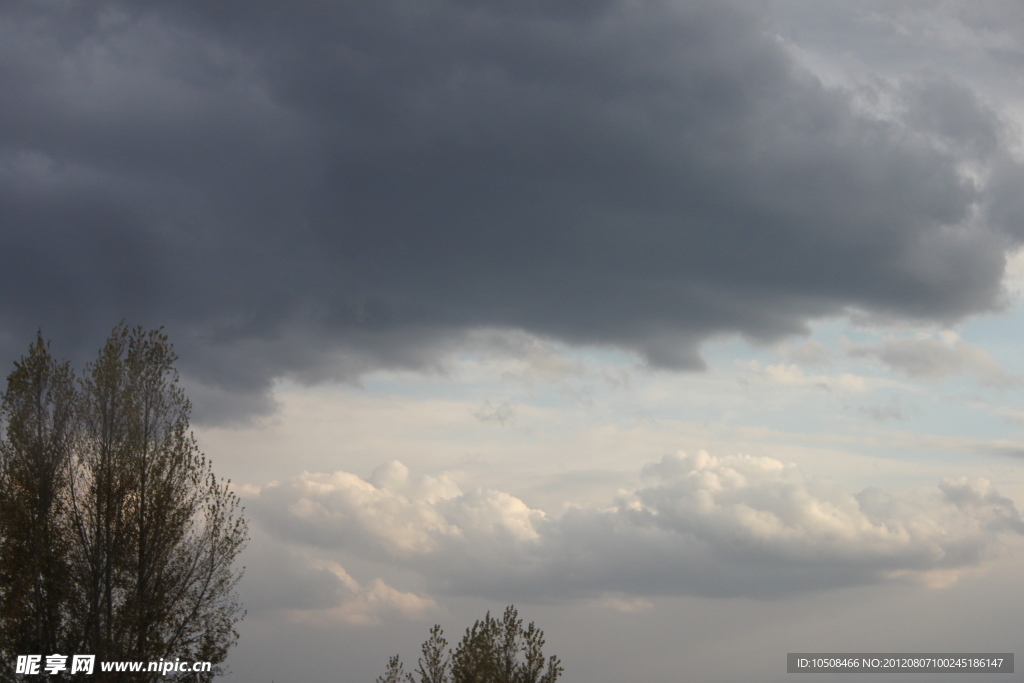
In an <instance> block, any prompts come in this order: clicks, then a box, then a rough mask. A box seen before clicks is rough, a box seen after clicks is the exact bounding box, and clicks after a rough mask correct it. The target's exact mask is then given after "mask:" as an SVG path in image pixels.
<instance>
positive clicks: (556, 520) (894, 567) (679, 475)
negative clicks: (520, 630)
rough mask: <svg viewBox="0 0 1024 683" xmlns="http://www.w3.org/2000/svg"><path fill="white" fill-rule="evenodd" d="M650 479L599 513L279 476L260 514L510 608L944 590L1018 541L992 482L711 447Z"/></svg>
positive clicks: (383, 480)
mask: <svg viewBox="0 0 1024 683" xmlns="http://www.w3.org/2000/svg"><path fill="white" fill-rule="evenodd" d="M642 478H643V483H642V485H640V486H639V487H636V488H634V489H632V490H630V491H623V492H622V493H621V495H620V496H619V497H618V498H617V499H616V500H614V501H612V502H611V503H610V504H609V505H607V506H606V507H603V508H580V507H576V508H572V507H571V508H569V509H568V510H567V511H566V512H565V513H563V514H561V515H558V516H553V515H548V514H545V513H544V512H543V511H541V510H536V509H531V508H530V507H529V506H527V505H526V504H525V503H524V502H523V501H521V500H519V499H518V498H516V497H514V496H512V495H510V494H509V493H506V492H502V491H495V490H484V489H473V490H468V491H462V490H461V489H460V488H459V487H458V486H457V485H456V484H455V483H454V482H453V481H452V480H451V479H449V478H447V477H426V476H419V477H417V476H413V475H410V473H409V471H408V469H407V468H406V467H405V466H403V465H401V464H400V463H397V462H393V463H391V464H389V465H386V466H384V467H382V468H380V469H378V470H377V471H376V472H374V474H373V476H371V477H370V478H369V479H362V478H360V477H357V476H355V475H353V474H349V473H345V472H336V473H334V474H309V473H304V474H302V475H299V476H297V477H294V478H292V479H290V480H288V481H285V482H274V483H271V484H268V485H267V486H266V487H264V488H263V489H262V491H261V492H260V494H259V497H258V498H257V499H256V500H254V501H253V503H254V505H253V507H254V508H255V509H256V511H257V515H258V516H259V518H260V519H261V521H262V522H263V523H264V525H265V526H266V527H267V528H268V529H269V530H271V532H272V533H274V534H275V535H277V536H278V537H279V538H280V539H282V540H285V541H286V542H291V543H299V544H304V545H306V546H308V547H315V548H317V549H319V551H321V552H338V553H340V554H348V555H350V556H357V557H360V558H364V559H372V560H378V561H384V562H387V563H389V564H392V565H397V566H402V567H405V568H407V569H411V570H413V571H415V572H416V573H418V574H419V575H421V576H422V577H423V578H424V579H425V580H426V581H427V584H428V585H430V586H432V587H433V588H434V589H435V590H439V591H445V592H452V593H459V594H474V595H485V596H492V597H502V598H516V599H530V598H532V597H539V596H547V597H561V598H567V599H568V598H576V597H595V596H597V597H599V596H613V595H614V596H623V595H625V596H645V595H655V594H681V593H686V594H698V595H712V596H738V595H748V596H762V597H766V596H771V595H779V594H785V593H793V592H800V591H807V590H819V589H828V588H834V587H840V586H848V585H856V584H865V583H872V582H881V581H886V580H894V579H897V578H899V579H906V578H916V579H920V580H923V581H928V582H935V581H943V582H946V581H949V580H955V578H956V576H957V575H958V574H959V572H961V571H963V570H966V569H969V568H971V567H975V566H977V565H979V564H980V563H982V562H983V561H984V560H985V559H987V558H989V557H991V556H993V555H994V554H995V553H997V552H998V551H999V549H1000V548H1001V547H1002V546H1003V545H1004V541H1005V540H1006V539H1007V538H1008V537H1012V536H1015V535H1019V534H1022V533H1024V521H1022V518H1021V515H1020V513H1019V512H1018V510H1017V508H1016V507H1015V505H1014V503H1013V502H1012V501H1011V500H1009V499H1007V498H1005V497H1002V496H1000V495H999V493H998V492H997V491H996V490H995V489H994V488H993V487H992V486H991V485H990V484H989V483H988V482H986V481H984V480H975V481H969V480H966V479H962V480H956V481H952V480H949V481H943V482H942V483H941V484H940V485H939V486H938V487H937V488H936V489H932V490H929V491H914V492H907V493H905V494H902V495H896V494H893V493H890V492H887V491H883V490H880V489H877V488H868V489H864V490H862V491H859V492H853V491H849V490H847V489H845V488H843V487H842V486H840V485H838V484H836V483H834V482H830V481H827V480H822V479H817V478H808V477H807V476H805V475H804V474H803V473H802V472H801V471H800V470H799V469H798V468H797V467H796V466H794V465H787V464H784V463H782V462H780V461H778V460H774V459H771V458H763V457H750V456H743V455H736V456H727V457H720V458H718V457H713V456H711V455H709V454H707V453H705V452H703V451H701V452H699V453H696V454H693V455H686V454H683V453H680V454H677V455H669V456H665V457H664V458H662V460H661V461H660V462H657V463H653V464H651V465H648V466H647V467H645V468H644V469H643V471H642Z"/></svg>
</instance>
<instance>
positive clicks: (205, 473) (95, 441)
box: [0, 325, 247, 681]
mask: <svg viewBox="0 0 1024 683" xmlns="http://www.w3.org/2000/svg"><path fill="white" fill-rule="evenodd" d="M37 348H38V349H44V346H43V345H42V342H41V340H39V341H37V343H36V345H35V346H33V349H32V350H31V351H30V356H29V360H32V358H33V357H34V356H33V355H32V354H33V353H37V355H41V354H42V351H39V352H37ZM46 358H49V355H48V353H47V354H46ZM175 360H176V357H175V355H174V352H173V349H172V347H171V345H170V343H169V342H168V340H167V336H166V335H165V334H163V333H162V332H161V331H159V330H155V331H148V332H147V331H145V330H143V329H141V328H135V329H131V330H129V329H128V328H126V327H125V326H123V325H121V326H118V327H117V328H115V329H114V331H113V333H112V334H111V336H110V338H109V339H108V340H107V343H106V344H105V345H104V347H103V349H102V350H101V351H100V354H99V356H98V358H97V359H96V361H95V362H94V363H92V364H90V365H89V366H87V367H86V369H85V372H84V374H83V377H82V378H81V381H80V382H79V385H78V387H77V388H76V387H75V386H74V383H73V382H72V381H71V373H70V370H69V369H67V366H66V365H65V366H56V365H54V366H53V367H54V368H55V370H54V371H53V373H51V374H54V373H55V374H54V376H55V377H58V378H59V379H60V382H59V383H57V384H59V386H60V387H62V389H61V391H62V392H63V393H59V396H60V397H61V400H62V401H64V403H61V402H57V401H56V400H54V401H53V405H54V406H58V405H60V406H64V405H65V403H67V404H68V405H70V406H71V408H70V410H67V411H65V412H66V413H67V415H68V416H69V417H68V418H67V422H68V425H67V426H66V428H65V429H64V430H63V431H62V432H60V433H61V434H63V433H65V432H66V434H67V435H68V436H67V437H65V438H64V440H63V441H61V443H64V444H66V447H65V448H64V450H63V451H61V454H62V455H61V456H60V457H59V458H57V456H53V457H51V460H54V461H55V462H59V463H60V464H59V467H58V466H56V465H55V466H53V467H51V468H50V470H53V469H54V468H55V467H56V469H57V470H59V476H55V477H54V476H51V475H50V470H45V471H44V470H43V469H40V468H41V467H43V464H42V463H43V462H44V460H45V459H44V460H40V459H38V458H37V459H36V460H33V461H31V462H30V461H29V460H27V459H26V458H25V457H22V458H21V460H18V459H16V458H13V457H5V461H4V462H5V463H6V462H7V461H8V460H9V461H11V462H12V463H14V462H21V461H25V462H26V463H27V465H25V467H23V468H22V469H26V471H30V472H32V473H34V474H32V476H38V477H41V478H45V479H46V480H47V481H50V482H51V483H52V488H53V491H52V492H51V493H52V497H53V498H54V500H56V501H58V503H57V504H54V505H52V506H51V507H50V508H49V509H50V510H51V516H52V517H53V520H54V521H53V522H52V523H50V526H49V527H47V528H48V529H51V530H56V531H50V532H48V533H50V534H51V541H52V543H53V553H54V554H56V555H57V556H58V558H59V560H60V561H59V562H57V561H55V562H54V566H56V567H58V568H60V571H61V572H63V573H62V574H61V575H60V576H61V578H60V581H59V582H58V583H59V585H60V591H59V593H54V596H55V599H56V603H55V605H56V607H55V608H54V611H53V614H54V617H53V619H54V621H53V624H52V626H53V628H51V630H50V632H51V633H54V634H64V635H63V641H61V645H62V647H64V648H66V651H65V652H64V653H65V654H69V653H82V654H93V655H95V656H96V659H97V661H117V660H136V661H147V660H148V661H156V660H158V659H161V658H162V659H165V660H174V659H180V660H184V661H209V662H211V663H212V664H213V667H212V670H211V671H210V672H204V673H202V674H194V673H191V672H189V673H188V674H185V673H183V672H173V673H170V674H168V675H167V676H164V675H162V674H160V673H158V672H142V673H128V672H102V671H97V672H96V673H95V674H94V675H95V678H92V680H97V681H151V680H157V679H160V680H180V681H186V680H188V681H193V680H194V681H205V680H211V679H212V678H213V677H214V676H216V675H217V674H219V673H221V672H222V667H221V664H222V662H223V661H224V659H225V657H226V655H227V651H228V649H229V648H230V647H231V646H232V645H233V644H234V643H235V642H236V640H237V637H238V636H237V632H236V631H235V624H236V623H237V622H238V620H239V619H240V618H241V616H242V612H241V608H240V606H239V604H238V602H237V599H236V596H235V593H234V588H235V586H236V584H237V582H238V581H239V579H240V578H241V571H240V570H237V569H236V568H235V567H234V561H235V559H236V558H237V557H238V554H239V553H240V552H241V550H242V548H243V547H244V545H245V542H246V540H247V528H246V523H245V519H244V517H243V516H242V514H241V513H242V511H241V509H240V507H239V502H238V499H237V497H236V496H235V495H234V494H233V493H232V492H231V491H230V488H229V486H228V483H227V482H223V481H220V480H218V479H217V478H216V477H215V476H214V474H213V471H212V468H211V465H210V463H209V461H208V460H206V458H205V457H204V456H203V455H202V453H201V452H200V451H199V449H198V447H197V444H196V442H195V439H194V437H193V436H192V434H191V432H190V431H189V413H190V405H189V402H188V399H187V398H186V397H185V395H184V392H183V391H182V390H181V388H180V387H179V386H178V376H177V373H176V372H175V370H174V361H175ZM48 362H49V363H51V365H52V364H53V363H52V360H50V361H48ZM38 364H40V365H41V366H45V365H46V364H45V363H44V362H43V361H38ZM23 366H27V362H26V361H23V362H22V363H21V364H19V365H16V370H15V372H14V373H12V374H11V376H10V377H9V378H8V391H7V394H5V403H4V406H7V405H8V404H10V405H11V406H12V408H11V409H9V410H7V409H6V408H5V410H6V412H5V417H6V421H7V434H8V437H7V441H6V442H5V443H10V444H12V445H11V446H6V445H5V449H6V451H5V452H8V451H9V452H11V453H15V452H16V449H15V447H14V444H16V443H21V441H24V439H22V440H21V441H16V440H15V438H14V437H15V436H17V435H19V434H21V433H23V432H28V431H31V429H33V428H35V425H36V424H37V423H38V422H39V420H35V421H33V420H32V419H29V418H30V417H31V412H28V413H26V411H24V410H22V411H20V412H19V411H16V410H14V408H13V406H19V405H21V403H25V401H24V400H21V399H18V400H20V401H21V402H20V403H19V402H17V401H16V400H15V399H17V398H18V397H20V396H21V395H22V394H24V393H26V391H27V390H23V389H21V386H22V384H24V382H22V381H20V379H19V378H20V377H21V375H19V373H21V372H23ZM58 371H59V372H58ZM61 373H63V374H61ZM37 374H38V373H37ZM54 382H56V380H54ZM56 395H57V394H55V396H56ZM65 395H66V397H67V400H66V401H65ZM6 397H10V398H9V400H8V398H6ZM37 412H38V411H37ZM50 412H51V413H53V414H55V415H56V414H58V413H59V414H60V415H64V414H65V412H60V411H58V410H57V408H56V407H52V408H51V409H50ZM26 415H28V417H26ZM50 423H54V424H56V421H55V420H54V419H53V418H50V420H49V422H47V424H50ZM37 431H39V430H38V429H37ZM44 431H45V430H44ZM51 431H53V432H54V433H57V431H56V430H55V429H51ZM37 441H38V439H37ZM22 450H25V449H24V448H23V449H22ZM51 450H53V449H51ZM19 452H20V451H19ZM55 452H56V451H55ZM6 469H7V470H10V471H11V472H15V468H13V467H7V468H6ZM18 471H20V470H18ZM26 476H27V475H26ZM22 478H25V477H22ZM17 481H20V480H18V479H16V478H15V477H14V476H13V475H11V476H8V475H4V479H3V480H2V481H0V484H2V485H0V501H2V502H3V504H5V505H10V506H11V507H12V509H15V510H27V509H28V508H27V507H26V506H27V503H26V502H25V501H29V500H36V499H35V498H31V497H29V496H27V494H25V493H24V492H22V490H21V488H24V487H21V488H18V487H17V486H15V485H14V484H15V483H16V482H17ZM33 481H34V480H33ZM21 516H22V517H24V516H25V513H21ZM37 516H38V515H37ZM13 519H16V520H17V519H21V518H20V517H18V516H17V515H15V517H13ZM33 519H34V518H33ZM29 521H31V520H29ZM8 526H10V527H11V531H14V530H17V529H20V528H21V526H24V525H22V524H21V522H18V526H17V527H15V526H13V523H12V524H9V525H8ZM37 526H38V525H37ZM25 528H26V529H29V528H30V526H25ZM3 531H4V539H3V542H4V543H7V544H8V545H9V546H10V547H12V548H14V546H13V545H11V543H10V542H8V541H7V540H6V539H7V538H8V537H10V538H12V539H13V538H15V536H14V535H12V534H11V533H8V532H7V529H6V528H3ZM26 534H27V532H25V533H22V534H21V535H22V536H26ZM22 555H24V553H22ZM15 556H16V557H20V556H21V555H18V553H15ZM25 557H27V555H25ZM18 561H20V560H18ZM26 561H27V560H26ZM11 562H12V563H13V562H15V560H14V559H12V560H11ZM3 581H4V583H3V586H2V587H0V595H3V596H6V595H7V594H8V593H9V594H10V595H12V596H13V595H15V594H20V593H23V592H24V590H23V589H21V588H19V587H18V586H17V585H16V584H15V583H14V582H13V581H9V580H8V578H7V574H4V575H3ZM0 636H3V637H4V638H5V640H4V642H3V644H2V646H0V647H3V648H6V647H7V646H8V643H9V642H10V643H12V644H13V641H8V640H7V639H6V635H4V633H0ZM17 647H23V644H21V643H19V644H17ZM33 652H35V653H45V654H51V653H53V652H61V650H54V649H52V648H47V647H42V649H36V648H30V649H28V650H25V649H22V650H21V651H20V653H22V654H24V653H33Z"/></svg>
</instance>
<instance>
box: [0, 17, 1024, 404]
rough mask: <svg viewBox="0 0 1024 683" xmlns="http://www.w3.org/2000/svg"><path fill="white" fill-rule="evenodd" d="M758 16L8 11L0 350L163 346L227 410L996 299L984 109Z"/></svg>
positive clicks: (948, 88) (1001, 182) (942, 316)
mask: <svg viewBox="0 0 1024 683" xmlns="http://www.w3.org/2000/svg"><path fill="white" fill-rule="evenodd" d="M752 12H753V6H752V5H748V4H743V3H737V4H733V3H721V2H715V3H710V2H688V3H659V2H586V3H585V2H575V1H572V2H570V1H568V0H566V1H563V2H538V3H522V2H491V3H480V2H470V1H468V0H466V1H455V0H449V1H446V2H443V1H432V2H415V3H413V2H400V1H397V0H382V1H379V2H369V3H368V2H346V1H339V2H332V3H322V2H313V1H312V0H309V1H302V2H293V3H287V4H281V3H266V2H251V1H250V2H241V1H231V0H223V1H220V2H217V3H191V4H182V3H164V2H152V3H146V4H144V5H142V4H138V3H119V2H105V3H104V2H101V3H90V4H86V5H79V4H74V3H66V2H60V1H57V0H52V1H51V0H46V1H40V2H32V3H28V2H10V3H5V4H4V6H3V9H2V10H0V82H2V83H3V92H4V96H3V98H2V99H0V260H2V261H0V266H2V270H0V282H2V285H3V287H4V290H5V291H6V292H7V296H6V297H5V298H4V300H3V303H2V304H0V326H2V330H3V332H4V340H5V345H6V347H7V348H5V349H4V351H6V352H7V353H8V355H13V354H15V353H17V352H18V351H19V350H20V349H21V347H22V346H23V344H25V343H27V340H28V338H29V336H30V335H31V333H32V332H33V331H34V330H35V328H36V327H37V326H40V325H41V326H42V327H43V328H44V332H45V333H46V334H47V335H49V336H52V337H53V338H54V339H55V340H57V341H58V342H59V344H58V346H59V347H60V348H59V349H58V350H59V351H62V352H66V353H68V354H70V355H72V356H76V357H78V356H84V355H85V354H86V353H87V352H90V353H91V351H92V350H93V349H94V348H95V346H97V345H98V343H99V342H100V340H101V339H102V337H103V335H104V333H105V332H106V331H107V330H109V328H110V327H111V326H112V325H113V324H114V323H116V322H117V321H118V320H120V319H122V318H124V319H127V320H128V321H129V322H130V323H136V322H138V323H142V324H147V325H159V324H162V325H166V326H167V328H168V331H169V332H170V333H171V335H172V339H174V340H175V341H176V342H177V344H178V347H179V349H180V351H181V353H182V356H183V359H182V368H183V369H184V371H185V372H186V374H188V375H190V376H192V377H202V381H203V382H204V383H205V384H206V385H208V387H207V389H208V392H207V394H208V395H209V396H220V397H222V398H224V397H231V396H234V397H237V401H235V403H234V404H232V403H231V401H223V400H220V399H218V400H217V402H218V403H220V404H221V409H220V411H221V414H220V415H219V416H220V417H226V416H227V414H228V413H230V412H231V411H232V410H237V411H238V412H243V413H244V412H246V411H252V410H259V409H266V408H267V406H266V404H265V402H263V403H261V401H260V400H259V399H258V398H254V397H259V396H261V395H263V394H264V392H265V391H266V389H267V388H268V386H269V382H270V381H271V380H272V379H273V378H275V377H280V376H284V375H290V376H297V377H299V378H301V379H306V380H316V379H317V378H319V377H322V376H324V375H325V373H331V374H333V375H335V376H346V375H347V376H352V375H355V374H358V373H359V372H361V371H363V370H365V369H367V368H371V367H379V366H387V365H392V366H406V367H423V366H424V365H428V364H430V363H432V362H436V359H437V358H438V356H439V354H442V353H443V352H444V350H446V349H450V348H451V346H452V344H455V343H457V342H458V341H459V338H460V335H461V334H462V333H463V332H464V331H466V330H469V329H472V328H478V327H498V328H518V329H524V330H527V331H529V332H532V333H535V334H540V335H546V336H552V337H557V338H560V339H562V340H565V341H567V342H570V343H580V344H600V345H615V346H619V347H622V348H627V349H632V350H635V351H636V352H638V353H640V354H641V355H643V356H644V357H645V358H646V359H647V360H649V361H650V362H652V363H654V364H656V365H662V366H667V367H699V366H700V364H701V361H700V358H699V355H698V346H699V344H700V342H701V341H702V340H704V339H707V338H708V337H710V336H712V335H717V334H728V333H738V334H741V335H744V336H747V337H749V338H752V339H774V338H777V337H779V336H782V335H786V334H792V333H799V332H800V331H802V330H803V329H805V325H806V322H807V320H808V319H810V318H812V317H815V316H821V315H826V314H834V313H838V312H843V311H847V310H855V309H856V310H860V311H866V312H868V313H877V314H882V315H886V316H896V317H910V318H919V319H938V320H952V319H956V318H958V317H962V316H964V315H968V314H971V313H975V312H979V311H984V310H989V309H992V308H994V307H997V306H998V305H999V304H1000V279H1001V275H1002V271H1003V266H1004V250H1005V249H1006V248H1007V247H1008V246H1010V245H1011V244H1012V243H1013V241H1014V240H1016V239H1017V236H1016V235H1017V234H1018V233H1019V232H1020V228H1021V226H1019V225H1017V224H1016V222H1015V221H1016V219H1015V217H1016V216H1018V214H1019V213H1020V210H1019V199H1018V197H1019V193H1015V192H1012V191H1009V190H1008V189H1007V188H1008V187H1011V186H1012V185H1014V184H1015V183H1014V181H1015V180H1016V179H1017V178H1019V177H1020V175H1021V171H1020V167H1019V165H1017V164H1016V163H1015V162H1013V161H1012V160H1011V159H1009V158H1007V157H1006V156H1005V155H1002V154H1001V153H1000V151H999V150H1000V147H1001V146H1002V144H1003V143H1004V142H1005V140H1004V138H1005V135H1006V132H1005V130H1004V128H1003V127H1002V125H1001V124H1000V122H999V119H998V117H997V116H996V114H995V113H993V112H992V111H991V110H989V109H988V108H987V107H986V106H984V105H983V104H982V103H981V102H980V101H979V100H978V99H977V98H976V97H975V96H974V95H973V94H972V92H971V91H970V90H969V89H967V88H966V87H964V86H963V85H960V84H957V83H954V82H952V81H948V80H943V79H941V78H937V79H933V80H929V81H923V80H920V79H918V80H916V81H913V82H909V83H908V84H907V85H905V86H904V87H903V88H902V90H900V91H899V92H898V93H896V94H895V97H896V100H897V103H898V105H899V106H897V107H895V108H894V111H895V113H894V114H893V115H892V116H891V117H890V118H887V119H880V118H876V117H871V116H868V115H867V114H864V113H863V112H862V111H861V109H859V108H858V107H857V106H856V105H855V104H854V102H853V100H852V98H851V96H850V95H849V94H847V93H844V92H842V91H839V90H835V89H828V88H825V87H823V86H822V85H821V84H820V83H819V82H818V81H817V80H816V79H814V78H813V77H812V76H811V75H809V74H808V73H806V72H805V71H803V70H802V69H801V68H800V67H799V66H798V65H796V64H795V63H794V62H793V61H792V60H791V59H790V58H789V57H788V56H787V53H786V52H785V51H784V50H783V48H782V46H781V44H780V43H779V42H778V41H776V40H775V39H773V38H772V37H771V35H770V32H768V31H767V30H766V26H765V25H764V24H763V23H762V22H761V21H760V19H759V17H757V16H755V15H754V14H753V13H752ZM968 161H969V162H971V163H972V164H974V166H975V167H980V168H982V169H984V170H988V171H989V172H990V176H991V177H990V179H989V180H988V184H987V185H986V184H982V182H981V181H978V180H972V177H970V176H967V175H965V174H964V173H963V172H962V169H963V167H964V162H968ZM989 187H991V188H993V191H992V192H990V191H989ZM1014 202H1017V203H1016V204H1015V203H1014ZM979 208H981V209H983V211H981V212H979V211H977V209H979ZM976 215H985V216H989V217H991V221H990V224H979V223H978V222H977V221H976V220H973V219H974V218H975V216H976ZM76 354H77V355H76ZM232 405H234V406H235V407H234V408H232V407H231V406H232ZM224 406H227V407H226V408H225V407H224ZM209 415H210V416H213V413H209Z"/></svg>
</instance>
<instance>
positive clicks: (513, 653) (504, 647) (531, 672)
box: [377, 606, 563, 683]
mask: <svg viewBox="0 0 1024 683" xmlns="http://www.w3.org/2000/svg"><path fill="white" fill-rule="evenodd" d="M544 643H545V641H544V632H543V631H541V630H540V629H538V628H537V627H536V626H535V625H534V624H533V622H530V624H529V626H527V627H526V628H523V620H522V619H520V618H519V613H518V612H517V611H516V609H515V607H513V606H509V607H507V608H506V609H505V614H504V615H503V616H502V618H501V620H500V621H499V620H497V619H494V618H492V617H491V613H490V612H488V613H487V614H486V616H484V618H483V620H482V621H480V620H478V621H476V622H475V623H474V624H473V626H472V627H471V628H467V629H466V633H465V635H464V636H463V637H462V640H461V641H460V642H459V644H458V646H457V647H456V648H455V651H454V652H452V651H450V650H448V649H447V646H448V641H447V640H445V638H444V632H443V631H442V630H441V626H440V625H435V626H434V627H433V628H432V629H430V638H428V639H427V640H426V642H424V643H423V648H422V653H423V655H422V657H420V659H419V661H418V667H417V669H416V674H418V675H419V679H418V681H417V678H416V677H415V676H413V674H411V673H404V670H403V669H404V667H403V665H402V663H401V661H400V659H399V657H398V655H395V656H394V657H392V658H391V659H389V660H388V668H387V671H386V672H385V674H384V675H383V676H381V677H379V678H378V679H377V683H399V682H402V683H555V681H556V680H558V677H559V676H561V675H562V672H563V669H562V663H561V661H560V660H559V659H558V658H557V657H555V656H554V655H552V656H551V657H550V658H548V659H545V658H544V653H543V649H544Z"/></svg>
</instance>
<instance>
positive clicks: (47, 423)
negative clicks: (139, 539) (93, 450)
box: [0, 334, 77, 679]
mask: <svg viewBox="0 0 1024 683" xmlns="http://www.w3.org/2000/svg"><path fill="white" fill-rule="evenodd" d="M75 417H76V411H75V389H74V380H73V373H72V371H71V369H70V367H69V366H68V365H67V364H66V363H64V364H59V363H57V362H56V361H55V360H54V359H53V358H52V357H51V355H50V352H49V348H48V346H47V344H46V343H45V342H44V341H43V338H42V335H41V334H40V335H37V337H36V341H35V342H34V343H33V344H32V345H31V346H30V347H29V352H28V355H27V356H26V357H23V358H22V359H21V360H19V361H17V362H15V364H14V371H13V372H12V373H11V374H10V375H9V376H8V378H7V390H6V391H5V392H4V394H3V397H2V400H0V420H2V423H3V430H2V434H0V672H2V673H3V677H4V678H5V679H10V678H12V677H13V672H11V671H10V670H9V669H10V668H11V667H10V665H11V663H12V662H14V661H15V658H16V656H17V655H19V654H25V653H44V652H45V653H53V652H57V651H59V650H60V649H61V648H64V647H66V646H67V644H68V636H69V634H68V632H67V628H66V627H67V624H66V620H65V610H66V605H67V602H68V600H69V598H70V596H71V592H72V586H71V582H70V580H69V579H70V570H69V564H68V551H69V545H70V544H69V537H68V533H67V532H68V528H67V525H66V522H67V515H66V511H67V508H66V503H67V498H66V495H65V494H66V486H67V483H68V463H69V460H70V455H71V451H72V449H73V445H74V443H75V436H76V432H77V421H76V419H75Z"/></svg>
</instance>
